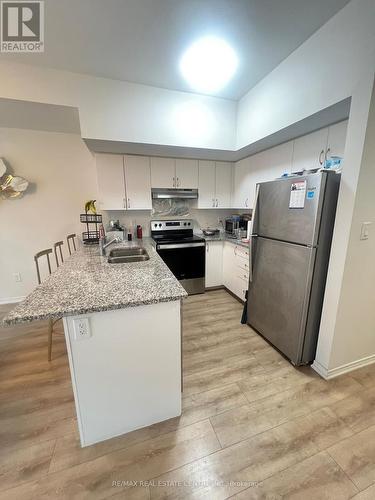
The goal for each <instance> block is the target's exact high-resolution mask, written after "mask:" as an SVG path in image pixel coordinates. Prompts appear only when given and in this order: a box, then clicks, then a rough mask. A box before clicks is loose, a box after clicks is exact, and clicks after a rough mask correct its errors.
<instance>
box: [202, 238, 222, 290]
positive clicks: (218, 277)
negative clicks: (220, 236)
mask: <svg viewBox="0 0 375 500" xmlns="http://www.w3.org/2000/svg"><path fill="white" fill-rule="evenodd" d="M222 284H223V242H222V241H206V288H210V287H213V286H221V285H222Z"/></svg>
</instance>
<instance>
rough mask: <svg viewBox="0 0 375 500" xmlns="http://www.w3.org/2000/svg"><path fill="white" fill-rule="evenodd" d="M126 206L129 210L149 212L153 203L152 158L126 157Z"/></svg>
mask: <svg viewBox="0 0 375 500" xmlns="http://www.w3.org/2000/svg"><path fill="white" fill-rule="evenodd" d="M124 171H125V184H126V204H127V208H128V209H129V210H149V209H151V208H152V202H151V172H150V158H149V157H147V156H130V155H126V156H124Z"/></svg>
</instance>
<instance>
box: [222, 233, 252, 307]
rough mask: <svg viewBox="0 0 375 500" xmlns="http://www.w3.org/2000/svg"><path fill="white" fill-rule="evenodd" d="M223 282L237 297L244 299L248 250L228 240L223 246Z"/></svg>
mask: <svg viewBox="0 0 375 500" xmlns="http://www.w3.org/2000/svg"><path fill="white" fill-rule="evenodd" d="M223 284H224V286H225V287H226V288H228V290H230V291H231V292H232V293H234V295H236V296H237V297H238V298H239V299H241V300H245V293H246V290H247V289H248V285H249V251H248V249H247V248H245V247H243V246H241V245H235V244H233V243H230V242H228V241H225V242H224V248H223Z"/></svg>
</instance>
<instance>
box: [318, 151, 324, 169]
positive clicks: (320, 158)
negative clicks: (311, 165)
mask: <svg viewBox="0 0 375 500" xmlns="http://www.w3.org/2000/svg"><path fill="white" fill-rule="evenodd" d="M322 157H324V149H322V150H321V152H320V155H319V163H320V165H323V160H322Z"/></svg>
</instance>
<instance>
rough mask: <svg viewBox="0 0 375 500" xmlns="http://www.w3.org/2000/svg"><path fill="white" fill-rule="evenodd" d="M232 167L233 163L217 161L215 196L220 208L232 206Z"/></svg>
mask: <svg viewBox="0 0 375 500" xmlns="http://www.w3.org/2000/svg"><path fill="white" fill-rule="evenodd" d="M232 167H233V165H232V163H229V162H223V161H217V162H216V177H215V192H216V197H215V198H216V206H217V207H218V208H230V206H231V190H232Z"/></svg>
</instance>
